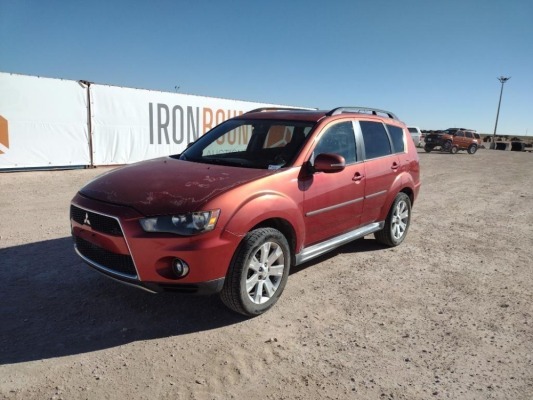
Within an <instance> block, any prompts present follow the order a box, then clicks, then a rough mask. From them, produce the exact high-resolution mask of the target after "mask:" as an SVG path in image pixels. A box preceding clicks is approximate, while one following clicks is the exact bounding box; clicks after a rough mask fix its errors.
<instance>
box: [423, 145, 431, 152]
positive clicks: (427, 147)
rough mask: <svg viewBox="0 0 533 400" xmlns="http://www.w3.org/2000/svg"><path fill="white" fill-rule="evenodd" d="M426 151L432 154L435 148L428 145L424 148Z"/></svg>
mask: <svg viewBox="0 0 533 400" xmlns="http://www.w3.org/2000/svg"><path fill="white" fill-rule="evenodd" d="M424 150H425V151H426V153H429V152H431V150H433V147H432V146H429V145H427V144H426V145H425V146H424Z"/></svg>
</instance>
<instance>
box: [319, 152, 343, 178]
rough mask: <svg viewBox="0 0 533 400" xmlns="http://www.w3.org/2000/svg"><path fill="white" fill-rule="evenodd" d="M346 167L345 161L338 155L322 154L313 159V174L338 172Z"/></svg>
mask: <svg viewBox="0 0 533 400" xmlns="http://www.w3.org/2000/svg"><path fill="white" fill-rule="evenodd" d="M344 167H346V161H345V160H344V157H343V156H340V155H338V154H331V153H324V154H319V155H318V156H316V158H315V165H314V170H315V172H325V173H327V174H328V173H333V172H340V171H342V170H343V169H344Z"/></svg>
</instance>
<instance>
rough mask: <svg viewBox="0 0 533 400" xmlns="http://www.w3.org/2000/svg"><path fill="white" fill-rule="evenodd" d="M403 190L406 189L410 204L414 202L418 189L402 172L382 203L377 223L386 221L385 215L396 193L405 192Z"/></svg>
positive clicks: (409, 177)
mask: <svg viewBox="0 0 533 400" xmlns="http://www.w3.org/2000/svg"><path fill="white" fill-rule="evenodd" d="M405 189H407V194H408V195H409V197H410V198H411V202H414V199H415V197H416V193H418V188H416V189H415V185H414V181H413V179H412V177H411V175H410V174H409V173H407V172H402V173H401V174H399V175H398V176H397V177H396V179H395V180H394V182H393V183H392V185H391V187H390V189H389V191H388V194H387V198H386V199H385V202H384V203H383V208H382V209H381V212H380V213H379V221H385V219H387V215H388V214H389V210H390V208H391V206H392V203H393V202H394V199H395V198H396V196H397V195H398V193H400V192H402V191H406V190H405Z"/></svg>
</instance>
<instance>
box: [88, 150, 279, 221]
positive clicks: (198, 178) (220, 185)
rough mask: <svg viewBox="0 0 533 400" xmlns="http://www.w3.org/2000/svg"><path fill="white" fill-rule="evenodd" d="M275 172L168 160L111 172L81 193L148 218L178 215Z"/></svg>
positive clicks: (168, 158)
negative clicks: (130, 208)
mask: <svg viewBox="0 0 533 400" xmlns="http://www.w3.org/2000/svg"><path fill="white" fill-rule="evenodd" d="M273 173H274V171H271V170H264V169H250V168H238V167H228V166H222V165H211V164H199V163H194V162H189V161H181V160H176V159H174V158H170V157H165V158H157V159H154V160H148V161H143V162H140V163H136V164H132V165H128V166H125V167H122V168H119V169H116V170H113V171H110V172H108V173H106V174H104V175H101V176H99V177H97V178H96V179H94V180H93V181H91V182H89V183H88V184H87V185H85V186H84V187H83V188H82V189H81V190H80V193H81V194H82V195H84V196H87V197H90V198H93V199H96V200H101V201H105V202H108V203H113V204H120V205H126V206H130V207H133V208H135V209H136V210H137V211H139V212H140V213H142V214H144V215H146V216H152V215H165V214H175V213H178V212H180V213H181V212H190V211H198V210H199V209H201V207H202V206H203V204H205V203H206V202H208V201H209V200H211V199H213V198H215V197H216V196H218V195H220V194H221V193H224V192H226V191H228V190H230V189H232V188H234V187H236V186H240V185H242V184H244V183H247V182H250V181H252V180H255V179H259V178H261V177H263V176H267V175H271V174H273Z"/></svg>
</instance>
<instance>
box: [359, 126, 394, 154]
mask: <svg viewBox="0 0 533 400" xmlns="http://www.w3.org/2000/svg"><path fill="white" fill-rule="evenodd" d="M359 124H360V125H361V132H362V133H363V141H364V142H365V159H366V160H369V159H371V158H377V157H383V156H388V155H390V154H391V153H392V150H391V144H390V141H389V135H387V131H386V130H385V126H383V124H382V123H380V122H373V121H360V122H359Z"/></svg>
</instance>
